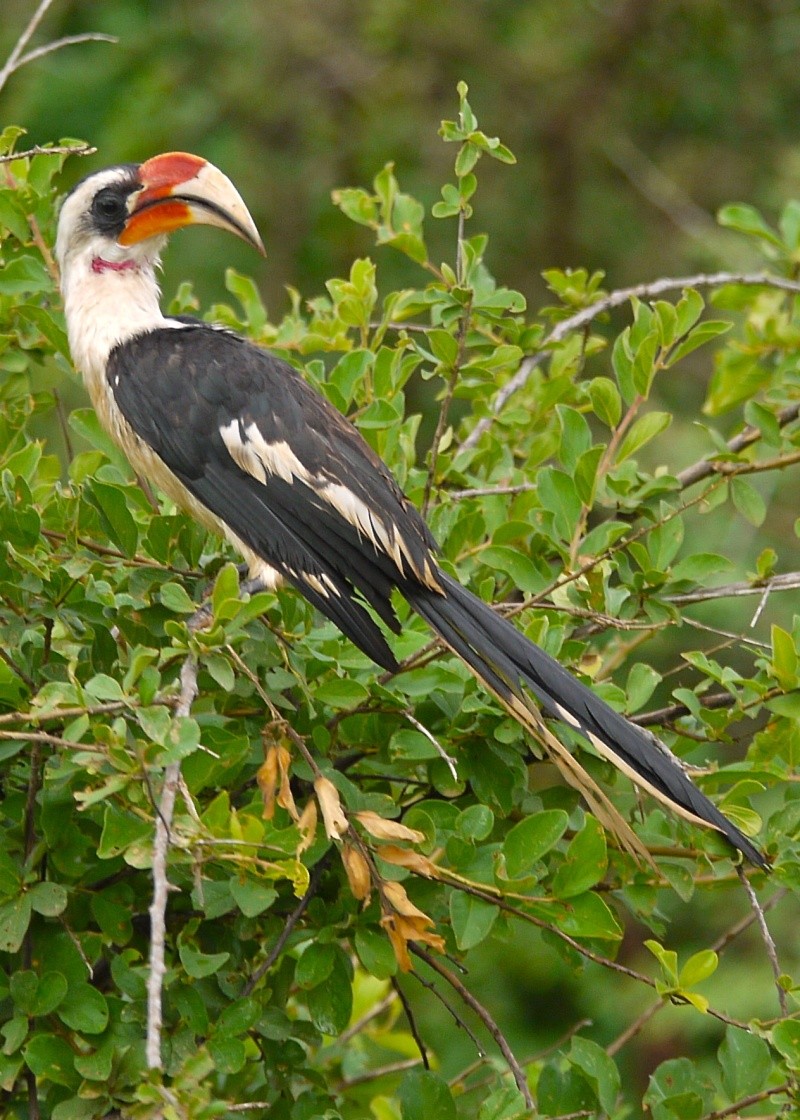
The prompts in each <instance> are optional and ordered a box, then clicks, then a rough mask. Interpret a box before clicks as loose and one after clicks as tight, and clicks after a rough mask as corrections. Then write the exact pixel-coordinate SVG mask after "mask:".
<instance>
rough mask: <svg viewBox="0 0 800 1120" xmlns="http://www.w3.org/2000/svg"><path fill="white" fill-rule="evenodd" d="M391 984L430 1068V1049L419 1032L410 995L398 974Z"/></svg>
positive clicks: (424, 1062)
mask: <svg viewBox="0 0 800 1120" xmlns="http://www.w3.org/2000/svg"><path fill="white" fill-rule="evenodd" d="M391 984H392V987H393V988H394V990H395V992H396V993H397V998H398V999H399V1000H400V1002H401V1003H402V1005H403V1011H404V1012H405V1016H406V1020H407V1022H408V1029H409V1030H410V1031H411V1036H412V1038H413V1039H414V1041H415V1042H416V1044H417V1049H418V1050H419V1054H420V1057H421V1059H422V1064H423V1066H424V1067H425V1069H430V1068H431V1063H430V1060H429V1058H428V1050H427V1047H426V1046H425V1043H424V1041H423V1038H422V1035H421V1034H420V1033H419V1027H418V1026H417V1020H416V1018H415V1016H414V1010H413V1008H412V1006H411V1004H410V1002H409V999H408V996H407V995H406V993H405V992H404V991H403V989H402V988H401V987H400V984H399V982H398V980H397V977H396V976H393V977H392V980H391Z"/></svg>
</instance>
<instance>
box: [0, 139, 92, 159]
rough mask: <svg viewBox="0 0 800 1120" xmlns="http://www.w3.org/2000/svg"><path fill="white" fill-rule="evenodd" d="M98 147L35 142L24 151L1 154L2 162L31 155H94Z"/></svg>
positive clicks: (27, 157) (28, 157)
mask: <svg viewBox="0 0 800 1120" xmlns="http://www.w3.org/2000/svg"><path fill="white" fill-rule="evenodd" d="M96 151H97V148H93V147H92V146H91V144H75V145H74V146H70V145H69V144H66V145H59V144H56V145H54V146H53V147H52V148H43V147H42V146H41V144H34V145H33V147H32V148H26V149H25V151H24V152H6V153H5V154H4V155H0V163H13V162H14V160H15V159H30V158H31V156H93V155H94V153H95V152H96Z"/></svg>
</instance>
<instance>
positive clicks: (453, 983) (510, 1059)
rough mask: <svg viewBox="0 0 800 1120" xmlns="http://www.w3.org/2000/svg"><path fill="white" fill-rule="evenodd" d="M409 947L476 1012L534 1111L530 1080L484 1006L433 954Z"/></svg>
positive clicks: (410, 944) (410, 943)
mask: <svg viewBox="0 0 800 1120" xmlns="http://www.w3.org/2000/svg"><path fill="white" fill-rule="evenodd" d="M408 947H409V949H410V950H411V952H412V953H414V955H415V956H417V957H419V958H420V959H421V960H423V961H425V963H426V964H427V965H428V967H429V968H432V969H433V971H434V972H438V974H439V975H440V976H441V977H442V979H443V980H444V981H445V982H446V983H448V984H449V985H450V987H451V988H452V989H453V991H455V992H457V993H458V995H459V996H460V998H461V999H462V1000H463V1001H464V1003H466V1005H467V1006H468V1007H470V1008H471V1009H472V1010H473V1011H474V1012H475V1014H476V1015H477V1016H478V1018H479V1019H480V1021H481V1022H482V1023H483V1025H484V1026H485V1027H486V1029H487V1031H488V1032H489V1034H490V1035H491V1036H492V1038H493V1039H494V1041H495V1042H496V1043H497V1046H498V1048H499V1049H500V1052H501V1053H502V1055H503V1057H504V1058H505V1060H506V1063H507V1065H508V1068H509V1069H510V1070H511V1074H512V1076H513V1078H514V1081H515V1082H516V1085H517V1088H518V1089H519V1091H520V1093H522V1096H523V1097H524V1098H525V1104H526V1105H527V1106H528V1108H530V1109H532V1108H533V1097H532V1096H531V1091H530V1089H529V1088H528V1079H527V1077H526V1076H525V1074H524V1073H523V1071H522V1069H521V1067H520V1065H519V1063H518V1062H517V1059H516V1058H515V1057H514V1053H513V1051H512V1049H511V1047H510V1046H509V1045H508V1042H507V1041H506V1038H505V1036H504V1035H503V1032H502V1031H501V1030H500V1028H499V1027H498V1025H497V1023H495V1021H494V1019H493V1018H492V1016H491V1015H490V1014H489V1012H488V1011H487V1010H486V1008H485V1007H484V1006H483V1004H482V1003H479V1002H478V1000H477V999H475V996H474V995H473V994H472V992H471V991H470V990H469V988H467V987H465V985H464V984H462V982H461V981H460V980H459V978H458V977H457V976H456V975H455V973H453V972H451V971H450V969H449V968H445V966H444V965H443V964H442V963H441V962H440V961H438V960H437V959H436V958H435V957H434V956H432V954H431V953H429V952H428V951H427V950H426V949H423V948H422V947H421V946H420V945H417V944H415V943H414V942H413V941H411V942H409V946H408Z"/></svg>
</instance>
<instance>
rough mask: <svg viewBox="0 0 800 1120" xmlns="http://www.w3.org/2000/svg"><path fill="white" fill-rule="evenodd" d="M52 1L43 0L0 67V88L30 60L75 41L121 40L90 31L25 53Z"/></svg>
mask: <svg viewBox="0 0 800 1120" xmlns="http://www.w3.org/2000/svg"><path fill="white" fill-rule="evenodd" d="M52 3H53V0H41V3H40V4H39V7H38V8H37V9H36V11H35V12H34V13H33V15H32V16H31V18H30V20H29V21H28V25H27V27H26V28H25V29H24V31H23V32H22V34H21V35H20V37H19V39H17V41H16V43H15V44H14V46H13V48H12V50H11V54H10V55H9V56H8V58H7V59H6V61H5V63H4V64H3V67H2V69H0V90H2V88H3V86H4V85H5V84H6V82H7V81H8V79H9V78H10V77H11V75H12V74H14V73H16V71H17V70H20V69H21V68H22V67H23V66H26V65H27V64H28V63H29V62H34V61H35V60H36V59H37V58H42V57H43V56H44V55H46V54H50V53H51V52H52V51H57V50H60V49H61V48H62V47H70V46H72V45H73V44H74V43H88V42H99V43H116V42H118V41H119V40H118V39H117V38H116V36H114V35H103V34H101V33H100V32H96V33H95V32H88V33H86V34H83V35H66V36H64V38H63V39H55V40H54V41H53V42H52V43H46V44H44V46H41V47H35V48H34V49H33V50H32V51H28V53H27V54H23V53H22V52H23V51H24V50H25V48H26V47H27V45H28V43H29V42H30V41H31V37H32V36H33V34H34V33H35V31H36V29H37V27H38V26H39V24H40V23H41V22H42V20H43V19H44V17H45V15H46V14H47V11H48V9H49V7H50V5H51V4H52Z"/></svg>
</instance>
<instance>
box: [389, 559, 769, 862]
mask: <svg viewBox="0 0 800 1120" xmlns="http://www.w3.org/2000/svg"><path fill="white" fill-rule="evenodd" d="M438 578H439V580H440V583H441V586H442V588H443V592H444V594H438V593H436V592H435V591H431V590H429V589H428V588H425V587H422V586H420V585H419V584H416V585H414V586H411V585H408V586H406V587H404V588H403V593H404V594H405V596H406V598H407V599H408V601H409V603H410V604H411V606H412V607H413V608H414V610H415V611H417V613H418V614H420V615H421V616H422V617H423V618H424V619H425V621H426V622H427V623H428V624H429V626H431V628H432V629H433V630H435V631H436V633H438V634H439V635H440V637H441V638H442V639H443V640H444V641H445V642H446V643H447V645H448V646H449V647H450V648H451V649H452V650H453V652H454V653H456V654H457V655H458V656H459V657H460V658H462V659H463V661H464V662H465V663H466V664H467V665H468V666H469V668H470V669H471V670H472V672H473V673H474V674H475V676H476V677H477V678H478V679H479V680H480V681H481V682H482V683H483V684H484V685H485V686H486V687H487V688H488V689H490V690H491V691H492V692H493V693H494V695H495V696H497V698H498V699H499V700H500V701H501V703H502V704H503V706H504V707H505V708H506V709H507V710H508V711H509V712H510V714H511V715H512V716H513V717H514V718H515V719H517V720H519V722H520V723H522V724H523V726H525V727H526V728H527V729H528V730H529V731H530V732H531V733H532V734H533V735H535V737H536V738H537V739H539V741H540V742H542V743H543V745H544V747H545V749H546V750H547V751H548V753H549V754H550V755H551V756H552V757H553V761H554V762H555V763H556V764H557V765H558V766H559V768H560V769H561V770H562V772H563V774H564V776H565V778H566V779H567V780H568V781H569V782H570V783H571V784H572V785H574V786H576V787H577V788H578V789H580V791H581V792H582V793H583V795H584V796H585V797H586V799H587V801H588V802H589V804H590V806H591V807H592V809H593V811H594V812H595V813H596V814H597V815H598V817H599V818H600V819H601V821H602V822H603V823H604V824H605V825H606V826H607V827H609V828H610V829H611V830H612V831H613V832H614V833H615V834H616V835H617V837H618V838H619V840H620V841H621V843H622V844H623V845H624V846H625V847H626V848H628V849H629V850H631V851H633V852H634V854H636V855H638V856H640V857H641V856H642V855H645V854H646V853H645V852H644V847H643V845H642V844H641V842H640V841H639V840H638V838H637V837H636V835H635V833H634V832H633V831H632V829H631V828H630V826H629V825H628V824H627V823H626V822H625V821H624V819H623V818H622V817H621V816H620V814H619V813H618V812H617V810H616V809H615V808H614V807H613V805H611V803H610V802H609V801H608V799H607V798H606V796H605V794H604V793H603V792H602V790H601V789H600V788H599V786H598V785H597V784H596V783H595V782H594V781H593V779H592V778H591V777H590V776H589V775H588V774H587V773H586V772H585V771H584V770H583V768H582V767H581V766H580V764H579V763H578V762H577V761H576V759H575V758H574V757H573V756H572V755H571V754H570V753H569V752H568V751H567V749H566V748H565V747H564V746H563V745H562V744H561V743H559V741H558V740H557V739H556V737H555V736H554V735H553V734H552V733H551V732H550V731H549V729H548V728H547V726H546V725H545V724H544V723H543V722H542V719H541V717H540V715H539V713H538V711H537V710H536V708H535V706H534V705H533V704H532V703H531V701H530V699H529V697H528V696H527V695H526V692H525V691H524V690H528V691H529V692H530V693H532V694H533V696H534V697H535V698H536V700H537V701H538V703H539V704H540V705H541V707H542V709H543V710H544V711H545V712H546V713H547V715H549V716H553V717H555V718H557V719H560V720H562V721H563V722H564V723H566V724H568V725H569V726H570V727H573V728H575V729H576V730H577V731H579V732H580V733H581V734H582V735H583V736H584V737H585V738H587V739H588V740H589V742H591V743H592V744H593V746H594V747H595V749H596V750H597V751H598V753H599V754H600V755H602V756H603V757H604V758H606V759H608V760H609V761H610V762H612V763H613V764H614V765H615V766H616V767H617V768H618V769H620V770H621V771H622V772H623V773H624V774H626V775H627V776H628V777H629V778H631V779H632V780H633V781H634V782H636V783H637V784H638V785H640V786H642V787H643V788H644V789H645V790H647V791H648V792H649V793H651V794H652V795H653V796H654V797H656V798H657V799H658V800H659V801H661V802H662V803H663V804H665V805H667V806H668V807H669V808H670V809H671V810H672V811H673V812H676V813H678V814H680V815H681V816H683V817H685V818H686V819H687V820H690V821H692V822H694V823H695V824H700V825H705V826H707V827H710V828H714V829H716V830H717V831H718V832H721V833H722V835H723V836H725V837H726V838H727V839H728V841H729V842H730V843H731V844H732V845H733V846H734V847H735V848H737V849H738V850H739V851H740V852H742V854H743V855H744V856H745V857H746V858H747V859H748V860H749V861H750V862H751V863H753V864H754V865H755V866H757V867H762V868H766V867H768V864H767V860H766V858H765V857H764V855H763V853H762V852H760V851H759V850H758V848H756V847H755V845H754V844H752V843H751V842H750V841H749V840H748V839H747V837H746V836H745V835H744V834H743V833H742V832H740V831H739V829H738V828H737V827H736V826H735V825H734V824H733V823H732V822H731V821H729V820H728V818H727V817H726V816H724V815H723V814H722V813H721V812H720V811H719V809H717V807H716V806H715V805H714V804H713V803H712V802H711V801H709V799H708V798H707V797H706V796H705V795H704V794H703V793H701V792H700V790H699V789H698V788H697V786H695V784H694V783H693V782H692V780H691V779H690V778H689V776H688V775H687V774H686V772H685V770H684V769H683V767H682V766H681V764H680V762H679V761H678V760H677V759H676V758H675V756H674V755H673V754H672V753H671V752H670V751H669V749H668V748H667V747H666V746H665V745H664V744H663V743H662V742H661V741H660V740H659V739H657V738H656V737H655V735H652V734H651V733H650V732H649V731H645V730H643V729H642V728H640V727H637V726H636V725H635V724H632V723H630V722H629V721H628V720H627V719H625V717H624V716H622V715H620V713H619V712H615V711H614V709H613V708H610V707H609V706H608V704H606V703H605V701H603V700H601V699H600V698H599V697H598V696H596V695H595V694H594V693H593V692H592V691H591V689H589V688H587V687H586V686H585V685H583V684H581V683H580V682H579V681H578V680H576V679H575V677H573V676H572V675H571V674H570V673H568V672H567V670H566V669H564V668H563V667H562V666H561V665H559V663H558V662H557V661H555V660H554V659H553V658H552V657H550V656H549V654H547V653H545V652H544V650H541V649H539V647H538V646H536V645H534V644H533V642H531V641H529V640H528V639H527V638H526V637H525V636H524V635H523V634H521V633H520V632H519V631H518V630H517V629H516V628H515V627H514V626H512V624H511V623H510V622H508V621H507V620H506V619H504V618H503V617H502V616H500V615H498V614H496V613H495V612H494V611H493V610H492V609H491V607H489V606H487V605H486V604H485V603H483V602H482V601H481V600H480V599H477V598H476V597H475V596H474V595H473V594H472V593H471V592H469V591H467V589H466V588H464V587H462V586H461V584H459V583H457V582H456V581H455V580H453V579H451V578H450V577H449V576H447V575H445V574H444V573H443V572H440V573H438Z"/></svg>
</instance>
